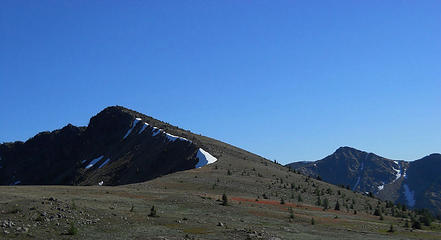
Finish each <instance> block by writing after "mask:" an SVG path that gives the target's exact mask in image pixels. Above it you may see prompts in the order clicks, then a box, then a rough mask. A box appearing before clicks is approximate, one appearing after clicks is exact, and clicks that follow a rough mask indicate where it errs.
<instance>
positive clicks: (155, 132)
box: [152, 127, 161, 137]
mask: <svg viewBox="0 0 441 240" xmlns="http://www.w3.org/2000/svg"><path fill="white" fill-rule="evenodd" d="M160 132H161V129H159V128H157V127H153V134H152V136H153V137H154V136H156V135H158V134H159V133H160Z"/></svg>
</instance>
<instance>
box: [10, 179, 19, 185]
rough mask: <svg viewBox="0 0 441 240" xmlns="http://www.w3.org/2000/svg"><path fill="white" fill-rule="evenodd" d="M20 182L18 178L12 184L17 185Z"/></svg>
mask: <svg viewBox="0 0 441 240" xmlns="http://www.w3.org/2000/svg"><path fill="white" fill-rule="evenodd" d="M20 183H21V181H20V180H18V181H15V182H14V183H13V184H12V185H18V184H20Z"/></svg>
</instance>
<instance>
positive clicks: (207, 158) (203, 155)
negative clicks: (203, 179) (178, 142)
mask: <svg viewBox="0 0 441 240" xmlns="http://www.w3.org/2000/svg"><path fill="white" fill-rule="evenodd" d="M196 158H197V159H198V160H199V162H198V163H197V164H196V166H195V168H200V167H203V166H205V165H207V164H211V163H214V162H216V161H217V158H215V157H213V156H212V155H211V154H209V153H208V152H207V151H205V150H204V149H202V148H199V150H198V153H197V154H196Z"/></svg>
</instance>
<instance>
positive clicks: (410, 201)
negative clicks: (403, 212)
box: [403, 184, 415, 207]
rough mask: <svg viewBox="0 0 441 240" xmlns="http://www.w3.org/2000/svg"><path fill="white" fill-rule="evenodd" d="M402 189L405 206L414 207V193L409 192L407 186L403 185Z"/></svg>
mask: <svg viewBox="0 0 441 240" xmlns="http://www.w3.org/2000/svg"><path fill="white" fill-rule="evenodd" d="M403 187H404V192H403V193H404V196H405V197H406V201H407V205H408V206H410V207H413V206H415V191H411V190H410V188H409V186H407V184H404V185H403Z"/></svg>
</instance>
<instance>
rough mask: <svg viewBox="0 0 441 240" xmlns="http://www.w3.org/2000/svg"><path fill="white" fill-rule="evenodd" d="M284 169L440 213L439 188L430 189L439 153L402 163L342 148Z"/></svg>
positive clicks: (440, 160) (438, 163)
mask: <svg viewBox="0 0 441 240" xmlns="http://www.w3.org/2000/svg"><path fill="white" fill-rule="evenodd" d="M428 160H430V161H431V162H428ZM430 165H432V166H435V168H431V167H430ZM287 166H289V167H291V168H294V169H296V170H299V171H300V172H302V173H305V174H307V175H311V176H320V178H322V179H323V180H324V181H327V182H330V183H333V184H338V185H345V186H349V187H350V189H352V190H354V191H360V192H365V193H369V192H372V193H373V194H375V195H377V196H379V197H380V198H381V199H383V200H390V201H393V202H396V203H401V204H406V205H408V206H409V207H415V208H428V209H431V210H432V211H434V212H435V213H436V214H441V208H440V207H439V206H440V203H441V198H439V197H438V196H439V194H440V193H441V192H440V189H441V188H437V187H441V185H440V184H438V183H436V186H437V187H432V188H430V186H432V185H433V184H432V181H433V180H436V181H438V175H437V171H438V172H439V170H441V154H439V153H432V154H430V155H427V156H425V157H423V158H421V159H418V160H415V161H404V160H392V159H388V158H384V157H381V156H378V155H376V154H374V153H370V152H366V151H361V150H358V149H355V148H352V147H347V146H345V147H339V148H338V149H337V150H336V151H335V152H334V153H332V154H331V155H329V156H327V157H325V158H323V159H321V160H317V161H311V162H307V163H305V162H294V163H290V164H287ZM421 166H422V167H421ZM437 166H438V167H437ZM427 176H430V177H427ZM421 179H423V180H421ZM439 179H440V183H441V178H439ZM429 188H430V189H431V190H429ZM421 189H425V190H421Z"/></svg>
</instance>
